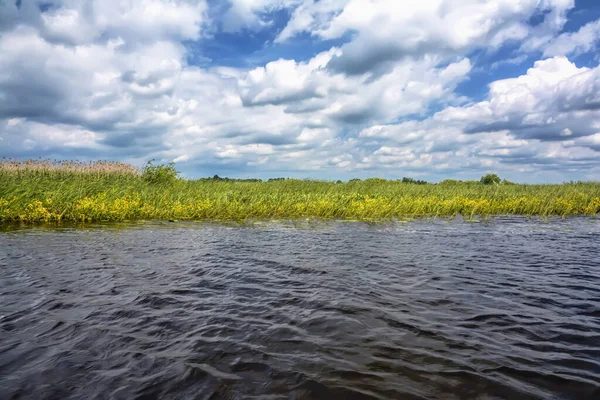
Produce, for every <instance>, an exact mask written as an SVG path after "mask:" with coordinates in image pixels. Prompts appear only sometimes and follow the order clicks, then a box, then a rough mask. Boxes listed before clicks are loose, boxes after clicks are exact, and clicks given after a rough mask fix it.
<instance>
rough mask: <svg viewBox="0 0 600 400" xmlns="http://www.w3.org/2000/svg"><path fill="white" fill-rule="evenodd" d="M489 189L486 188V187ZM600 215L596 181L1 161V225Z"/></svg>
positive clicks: (598, 192)
mask: <svg viewBox="0 0 600 400" xmlns="http://www.w3.org/2000/svg"><path fill="white" fill-rule="evenodd" d="M486 183H487V184H486ZM599 212H600V183H598V182H577V183H563V184H547V185H523V184H513V183H509V182H505V181H504V182H499V180H495V179H491V181H489V182H487V181H486V182H485V183H482V182H479V181H469V182H460V181H450V180H449V181H444V182H441V183H437V184H433V183H425V182H423V181H415V180H412V179H408V178H405V179H404V181H403V180H385V179H379V178H371V179H365V180H351V181H349V182H340V181H337V182H331V181H315V180H297V179H277V180H271V181H260V180H230V179H222V178H218V177H215V178H203V179H196V180H186V179H181V178H178V177H177V173H176V171H175V167H174V165H173V164H167V165H154V164H148V165H147V166H146V167H145V168H141V169H139V168H136V167H134V166H131V165H129V164H125V163H118V162H109V161H98V162H89V163H88V162H73V161H64V162H56V161H44V160H37V161H32V160H30V161H24V162H19V161H14V160H5V161H2V162H0V222H17V221H20V222H26V223H30V222H40V221H45V222H53V221H74V222H98V221H132V220H234V221H244V220H252V219H299V218H302V219H306V218H316V219H347V220H361V221H373V220H385V219H393V218H417V217H454V216H458V215H460V216H463V217H464V218H466V219H475V218H487V217H490V216H496V215H526V216H541V217H547V216H563V217H565V216H570V215H596V214H597V213H599Z"/></svg>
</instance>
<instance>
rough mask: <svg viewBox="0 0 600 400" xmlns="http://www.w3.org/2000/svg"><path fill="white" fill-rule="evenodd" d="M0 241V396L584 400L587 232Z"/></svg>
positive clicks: (426, 225)
mask: <svg viewBox="0 0 600 400" xmlns="http://www.w3.org/2000/svg"><path fill="white" fill-rule="evenodd" d="M293 225H294V224H292V223H267V224H262V225H254V226H223V225H212V224H199V223H174V224H167V223H162V224H161V223H146V224H137V225H112V226H97V227H88V228H85V229H81V228H78V229H75V228H62V229H49V228H43V227H38V228H32V229H5V230H4V232H2V233H0V398H2V399H10V398H31V399H68V398H73V399H88V398H89V399H94V398H98V399H105V398H114V399H133V398H136V399H153V398H163V399H169V398H172V399H182V398H186V399H193V398H195V399H222V398H223V399H251V398H257V399H313V398H314V399H363V398H364V399H369V398H375V399H385V398H390V399H432V398H435V399H538V398H539V399H551V398H556V399H587V398H589V399H592V398H596V399H597V398H600V262H599V260H600V221H598V220H595V219H589V218H571V219H567V220H553V221H551V222H549V223H548V222H546V223H544V222H540V221H537V220H527V219H522V218H508V219H504V220H497V221H495V222H493V223H491V224H469V223H462V222H461V221H458V220H455V221H451V222H447V221H414V222H409V223H393V224H392V223H390V224H381V225H367V224H359V223H320V224H315V225H311V224H309V223H298V224H297V225H298V226H293Z"/></svg>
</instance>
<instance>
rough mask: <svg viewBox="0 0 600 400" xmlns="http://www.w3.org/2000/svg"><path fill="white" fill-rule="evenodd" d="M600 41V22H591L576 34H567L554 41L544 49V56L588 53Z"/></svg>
mask: <svg viewBox="0 0 600 400" xmlns="http://www.w3.org/2000/svg"><path fill="white" fill-rule="evenodd" d="M598 41H600V21H593V22H590V23H588V24H586V25H584V26H582V27H581V28H579V30H578V31H576V32H566V33H562V34H560V35H559V36H557V37H555V38H554V39H552V40H551V41H550V42H549V43H548V44H547V45H546V47H545V48H544V56H546V57H548V56H557V55H568V54H573V53H576V54H578V53H586V52H588V51H590V50H592V49H594V48H595V46H596V44H597V43H598Z"/></svg>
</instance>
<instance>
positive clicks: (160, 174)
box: [142, 160, 179, 184]
mask: <svg viewBox="0 0 600 400" xmlns="http://www.w3.org/2000/svg"><path fill="white" fill-rule="evenodd" d="M178 174H179V172H178V171H177V170H176V169H175V163H174V162H170V163H167V164H154V160H150V161H148V163H147V164H146V166H145V167H144V169H143V171H142V178H144V180H145V181H146V182H149V183H156V184H169V183H173V182H175V181H176V180H177V175H178Z"/></svg>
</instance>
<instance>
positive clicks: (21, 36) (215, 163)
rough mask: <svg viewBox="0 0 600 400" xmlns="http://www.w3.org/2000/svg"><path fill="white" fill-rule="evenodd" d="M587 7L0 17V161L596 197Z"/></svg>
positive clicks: (38, 4) (592, 15) (341, 7)
mask: <svg viewBox="0 0 600 400" xmlns="http://www.w3.org/2000/svg"><path fill="white" fill-rule="evenodd" d="M599 50H600V1H598V0H489V1H486V0H419V1H401V0H87V1H81V0H44V1H42V0H0V157H13V158H31V157H36V158H37V157H43V158H55V159H80V160H88V159H115V160H123V161H129V162H132V163H135V164H137V165H141V164H143V163H144V161H145V160H148V159H152V158H154V159H157V160H165V161H171V160H174V161H176V162H177V165H178V168H179V169H180V170H181V171H182V172H183V174H184V175H185V176H188V177H197V176H207V175H214V174H219V175H222V176H236V177H251V176H252V177H262V178H266V177H273V176H290V177H300V178H305V177H311V178H321V179H338V178H339V179H348V178H352V177H359V178H365V177H369V176H380V177H385V178H398V177H402V176H411V177H415V178H421V179H428V180H432V181H438V180H441V179H445V178H457V179H472V178H478V177H479V176H481V175H482V174H483V173H486V172H496V173H499V174H500V175H501V176H502V177H505V178H508V179H511V180H516V181H521V182H561V181H564V180H571V179H573V180H600V67H599V62H600V51H599Z"/></svg>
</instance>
